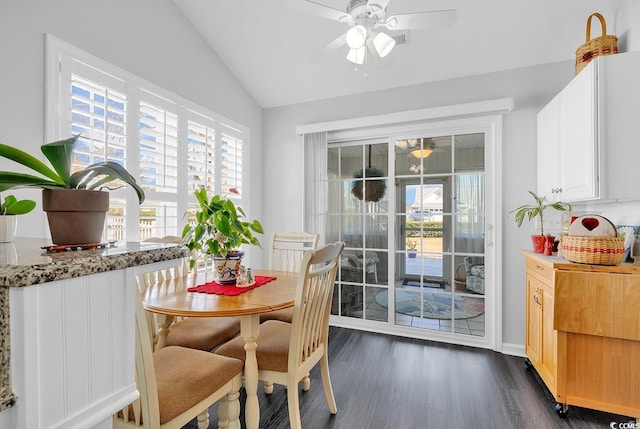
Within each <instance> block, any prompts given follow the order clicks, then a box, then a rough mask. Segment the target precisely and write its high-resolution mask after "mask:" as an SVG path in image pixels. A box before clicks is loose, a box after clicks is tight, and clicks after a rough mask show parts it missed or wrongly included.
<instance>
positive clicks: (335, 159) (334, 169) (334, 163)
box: [327, 148, 340, 195]
mask: <svg viewBox="0 0 640 429" xmlns="http://www.w3.org/2000/svg"><path fill="white" fill-rule="evenodd" d="M339 166H340V149H339V148H332V149H329V150H328V151H327V178H328V179H329V180H332V179H337V178H339V177H340V170H339ZM329 195H331V193H330V194H329Z"/></svg>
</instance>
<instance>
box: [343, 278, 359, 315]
mask: <svg viewBox="0 0 640 429" xmlns="http://www.w3.org/2000/svg"><path fill="white" fill-rule="evenodd" d="M362 288H363V287H362V286H361V285H344V284H343V285H341V286H340V315H341V316H345V317H354V318H357V319H362V315H363V300H362Z"/></svg>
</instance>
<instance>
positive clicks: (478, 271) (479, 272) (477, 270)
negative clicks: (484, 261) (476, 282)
mask: <svg viewBox="0 0 640 429" xmlns="http://www.w3.org/2000/svg"><path fill="white" fill-rule="evenodd" d="M470 271H471V275H472V276H474V277H480V278H481V279H483V278H484V265H474V266H473V267H471V270H470Z"/></svg>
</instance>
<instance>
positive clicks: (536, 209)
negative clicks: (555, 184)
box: [510, 191, 571, 253]
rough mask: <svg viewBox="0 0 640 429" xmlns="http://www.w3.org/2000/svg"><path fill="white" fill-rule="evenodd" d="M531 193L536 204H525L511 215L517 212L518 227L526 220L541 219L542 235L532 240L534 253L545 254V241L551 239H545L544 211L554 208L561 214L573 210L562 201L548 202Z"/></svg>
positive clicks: (534, 236)
mask: <svg viewBox="0 0 640 429" xmlns="http://www.w3.org/2000/svg"><path fill="white" fill-rule="evenodd" d="M529 193H530V194H531V196H532V197H533V200H534V203H533V204H524V205H522V206H520V207H518V208H516V209H515V210H512V211H511V212H510V213H514V212H515V220H516V223H517V224H518V227H521V226H522V223H523V222H524V219H525V218H527V219H529V220H532V219H535V218H536V217H538V218H540V234H539V235H532V236H531V240H532V242H533V251H534V252H536V253H543V252H544V246H545V241H547V240H548V239H549V238H545V235H544V211H545V210H546V209H548V208H552V209H555V210H558V211H561V212H563V211H568V210H571V205H569V204H567V203H563V202H560V201H558V202H554V203H551V202H547V200H546V198H545V197H541V196H539V195H537V194H536V193H535V192H532V191H529ZM549 237H551V236H549Z"/></svg>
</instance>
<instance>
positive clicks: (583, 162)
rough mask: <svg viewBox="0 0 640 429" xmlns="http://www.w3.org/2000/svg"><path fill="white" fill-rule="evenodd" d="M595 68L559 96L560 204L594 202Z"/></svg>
mask: <svg viewBox="0 0 640 429" xmlns="http://www.w3.org/2000/svg"><path fill="white" fill-rule="evenodd" d="M596 106H597V96H596V67H594V66H592V67H587V68H585V69H584V70H583V71H582V72H580V73H579V74H578V75H577V76H576V77H575V78H574V79H573V80H572V81H571V82H570V83H569V85H567V86H566V88H565V89H564V90H563V91H562V92H561V93H560V94H559V117H558V121H559V122H558V124H559V144H558V148H559V156H560V174H561V178H562V180H561V182H562V183H561V188H562V192H561V193H560V199H561V200H562V201H580V200H588V199H593V198H597V197H598V196H599V189H598V183H597V180H598V174H597V167H598V157H597V147H598V140H597V135H598V134H597V107H596Z"/></svg>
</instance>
